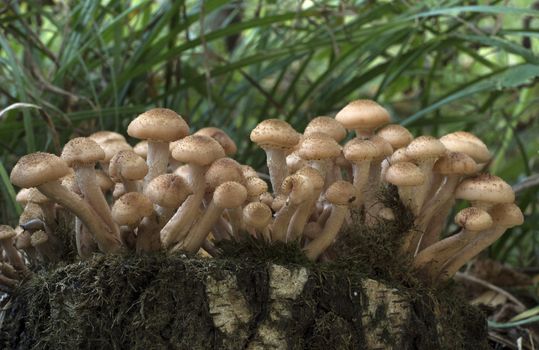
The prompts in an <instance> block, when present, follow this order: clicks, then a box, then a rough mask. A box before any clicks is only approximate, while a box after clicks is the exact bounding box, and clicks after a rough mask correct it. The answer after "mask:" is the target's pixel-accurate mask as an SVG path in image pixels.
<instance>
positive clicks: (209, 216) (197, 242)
mask: <svg viewBox="0 0 539 350" xmlns="http://www.w3.org/2000/svg"><path fill="white" fill-rule="evenodd" d="M223 211H224V208H221V207H219V206H217V205H216V204H215V202H214V201H213V200H212V201H211V202H210V205H209V206H208V208H207V209H206V211H205V212H204V215H202V217H201V218H200V220H198V221H197V223H196V224H195V225H194V226H193V228H192V230H191V231H189V234H188V235H187V237H185V239H184V240H183V241H182V242H181V243H179V244H178V245H176V246H175V247H174V248H172V251H176V250H185V251H187V252H191V253H195V252H196V251H198V249H200V247H201V246H202V244H203V243H204V240H205V239H206V237H207V236H208V234H209V233H210V230H211V228H212V226H213V225H214V224H215V223H216V222H217V220H218V219H219V217H220V216H221V214H222V213H223Z"/></svg>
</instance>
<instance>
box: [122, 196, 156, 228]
mask: <svg viewBox="0 0 539 350" xmlns="http://www.w3.org/2000/svg"><path fill="white" fill-rule="evenodd" d="M152 213H153V206H152V202H151V201H150V200H149V199H148V197H146V196H145V195H143V194H142V193H138V192H129V193H126V194H124V195H123V196H121V197H120V198H118V199H117V200H116V202H114V205H113V206H112V218H113V219H114V221H115V222H116V223H117V224H118V225H120V226H123V225H137V224H138V223H139V222H140V220H142V218H143V217H146V216H150V215H152Z"/></svg>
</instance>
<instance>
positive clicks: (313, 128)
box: [303, 116, 346, 142]
mask: <svg viewBox="0 0 539 350" xmlns="http://www.w3.org/2000/svg"><path fill="white" fill-rule="evenodd" d="M313 132H322V133H324V134H327V135H329V136H331V137H332V138H333V139H334V140H335V141H336V142H341V141H342V140H344V138H345V137H346V129H345V128H344V126H342V124H341V123H339V122H338V121H337V120H335V119H334V118H331V117H324V116H323V117H316V118H314V119H312V120H311V121H310V122H309V124H307V126H306V127H305V130H304V131H303V134H304V135H305V136H307V135H309V134H311V133H313Z"/></svg>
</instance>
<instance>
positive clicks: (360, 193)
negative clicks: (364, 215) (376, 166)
mask: <svg viewBox="0 0 539 350" xmlns="http://www.w3.org/2000/svg"><path fill="white" fill-rule="evenodd" d="M370 168H371V162H370V161H364V162H357V163H356V162H354V163H352V171H353V176H354V181H353V184H354V187H355V188H356V192H357V200H356V203H354V204H355V205H356V206H358V207H361V206H362V205H363V202H364V199H365V192H366V191H367V190H368V189H365V188H364V187H365V185H366V184H367V182H368V181H369V173H370Z"/></svg>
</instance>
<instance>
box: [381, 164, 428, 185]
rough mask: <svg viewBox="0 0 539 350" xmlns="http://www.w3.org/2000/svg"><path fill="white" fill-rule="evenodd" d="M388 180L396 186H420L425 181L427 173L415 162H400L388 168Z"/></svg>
mask: <svg viewBox="0 0 539 350" xmlns="http://www.w3.org/2000/svg"><path fill="white" fill-rule="evenodd" d="M386 181H387V182H389V183H390V184H393V185H395V186H405V187H406V186H419V185H421V184H423V182H425V174H423V172H422V171H421V169H419V167H418V166H417V165H415V164H414V163H410V162H399V163H395V164H392V165H391V166H390V167H389V168H388V169H387V172H386Z"/></svg>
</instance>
